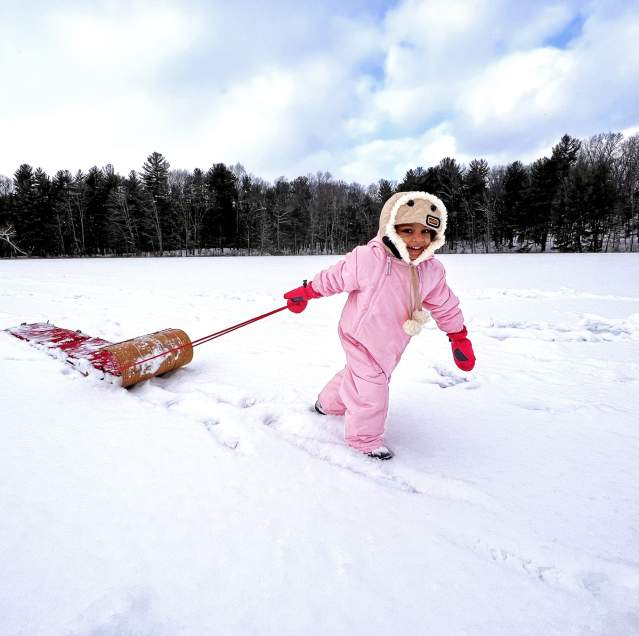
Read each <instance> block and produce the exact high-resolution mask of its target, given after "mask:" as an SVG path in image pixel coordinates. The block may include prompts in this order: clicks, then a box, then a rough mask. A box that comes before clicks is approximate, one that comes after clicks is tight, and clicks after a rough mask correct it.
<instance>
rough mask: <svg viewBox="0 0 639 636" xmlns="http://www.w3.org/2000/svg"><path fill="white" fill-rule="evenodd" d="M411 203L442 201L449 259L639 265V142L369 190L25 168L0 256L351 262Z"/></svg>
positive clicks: (317, 181) (456, 169)
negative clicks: (384, 212)
mask: <svg viewBox="0 0 639 636" xmlns="http://www.w3.org/2000/svg"><path fill="white" fill-rule="evenodd" d="M406 190H424V191H426V192H431V193H433V194H436V195H437V196H439V197H440V198H441V199H442V200H443V201H444V203H445V205H446V207H447V209H448V214H449V218H448V229H447V245H446V247H445V248H444V249H443V250H442V251H448V252H471V253H476V252H512V251H525V252H527V251H540V252H544V251H549V250H556V251H561V252H586V251H588V252H602V251H636V250H637V239H638V238H639V206H638V199H639V135H634V136H631V137H629V138H627V139H624V138H623V136H622V135H621V134H620V133H605V134H599V135H595V136H593V137H591V138H590V139H587V140H579V139H576V138H574V137H571V136H569V135H564V136H563V137H562V138H561V140H560V141H559V142H558V143H557V145H556V146H555V147H554V148H553V150H552V153H551V156H550V157H543V158H541V159H538V160H536V161H534V162H532V163H531V164H529V165H524V164H523V163H522V162H520V161H514V162H513V163H511V164H509V165H507V166H495V167H490V166H489V165H488V163H487V162H486V161H485V160H484V159H474V160H473V161H471V162H470V163H469V164H468V165H467V166H465V165H461V164H459V163H458V162H457V161H456V160H455V159H453V158H450V157H446V158H444V159H442V160H441V161H440V162H439V164H437V165H436V166H431V167H429V168H426V169H424V168H422V167H417V168H415V169H411V170H408V172H407V173H406V175H405V176H404V179H403V180H402V181H401V182H394V181H390V180H386V179H381V180H380V181H379V182H377V183H375V184H372V185H369V186H367V187H366V186H362V185H360V184H357V183H350V184H348V183H345V182H343V181H339V180H335V179H334V178H333V177H332V176H331V175H330V174H329V173H317V174H316V175H307V176H299V177H297V178H295V179H292V180H288V179H285V178H283V177H282V178H279V179H277V180H276V181H275V182H274V183H270V182H267V181H265V180H263V179H261V178H259V177H256V176H254V175H252V174H248V173H247V172H246V171H245V170H244V168H243V167H242V166H241V165H240V164H237V165H235V166H226V165H225V164H223V163H216V164H213V165H212V166H211V167H210V168H209V169H208V170H206V171H203V170H201V169H199V168H196V169H195V170H193V172H188V171H185V170H171V168H170V165H169V162H168V161H167V159H166V158H165V157H164V156H163V155H162V154H160V153H158V152H154V153H152V154H151V155H149V157H148V158H147V160H146V162H145V163H144V165H143V166H142V169H141V170H140V171H139V172H136V171H132V172H130V173H129V174H128V176H126V177H124V176H121V175H119V174H118V173H116V171H115V170H114V168H113V166H111V165H107V166H105V167H103V168H98V167H95V166H94V167H93V168H91V169H90V170H89V171H88V172H86V173H84V172H82V171H80V172H78V173H76V174H71V173H70V172H69V171H67V170H59V171H58V172H56V174H55V175H53V176H49V175H47V174H46V172H45V171H44V170H42V169H41V168H36V169H34V168H33V167H32V166H30V165H28V164H22V165H21V166H20V167H19V168H18V169H17V170H16V172H15V174H14V176H13V178H12V179H11V178H8V177H3V176H0V256H4V257H10V256H19V255H23V256H37V257H61V256H126V255H191V254H249V255H251V254H318V253H319V254H328V253H344V252H346V251H348V250H350V249H352V248H353V247H354V246H355V245H358V244H362V243H365V242H366V241H368V240H369V239H370V238H372V237H373V236H374V235H375V234H376V233H377V225H378V219H379V213H380V211H381V208H382V205H383V203H384V201H386V199H388V198H389V197H390V196H391V195H392V194H394V193H395V192H398V191H406Z"/></svg>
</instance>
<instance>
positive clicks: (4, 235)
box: [0, 225, 28, 256]
mask: <svg viewBox="0 0 639 636" xmlns="http://www.w3.org/2000/svg"><path fill="white" fill-rule="evenodd" d="M15 237H16V231H15V229H14V227H13V225H5V226H3V227H0V241H5V242H6V243H8V244H9V245H10V246H11V248H12V249H14V250H15V251H16V252H18V253H20V254H22V255H23V256H28V254H27V253H26V252H25V251H23V250H21V249H20V248H19V247H18V246H17V245H16V244H15V243H14V242H13V239H15Z"/></svg>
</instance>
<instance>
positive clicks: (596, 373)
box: [0, 254, 639, 636]
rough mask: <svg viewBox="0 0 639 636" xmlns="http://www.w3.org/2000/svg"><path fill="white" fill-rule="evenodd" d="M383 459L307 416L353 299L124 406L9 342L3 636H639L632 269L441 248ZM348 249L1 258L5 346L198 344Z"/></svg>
mask: <svg viewBox="0 0 639 636" xmlns="http://www.w3.org/2000/svg"><path fill="white" fill-rule="evenodd" d="M440 258H441V260H442V261H443V262H444V264H445V266H446V268H447V271H448V281H449V283H450V285H451V287H452V288H453V289H454V290H455V292H456V293H457V295H458V296H459V297H460V298H461V300H462V307H463V310H464V313H465V317H466V324H467V326H468V329H469V333H470V336H471V338H472V340H473V344H474V347H475V351H476V353H477V357H478V364H477V367H476V369H475V370H474V371H473V372H472V373H470V374H464V373H463V372H461V371H459V370H458V369H457V368H456V367H455V366H454V364H453V361H452V356H451V354H450V348H449V343H448V341H447V338H446V337H445V335H444V334H442V333H441V332H439V331H438V330H437V329H436V326H435V325H434V323H433V321H430V322H429V323H428V324H427V325H426V326H425V328H424V330H423V331H422V333H421V334H420V335H418V336H416V337H415V338H414V340H413V342H411V343H410V345H409V347H408V349H407V351H406V354H405V355H404V358H403V360H402V361H401V363H400V365H399V367H398V368H397V370H396V372H395V374H394V377H393V380H392V382H391V407H390V414H389V422H388V427H387V438H386V442H387V444H388V446H389V447H391V448H392V449H393V450H394V451H395V458H394V459H393V460H392V461H389V462H379V461H376V460H372V459H368V458H366V457H364V456H361V455H358V454H355V453H354V452H352V451H350V450H349V449H348V448H347V447H346V446H345V445H344V444H343V441H342V431H341V426H342V425H341V421H340V419H339V418H333V417H322V416H320V415H317V414H316V413H315V412H314V411H313V404H314V401H315V398H316V395H317V392H318V391H319V390H320V389H321V388H322V386H323V384H324V383H325V382H326V381H327V380H328V379H330V377H331V376H332V374H333V373H335V372H336V371H337V370H339V368H340V365H341V364H342V361H343V354H342V351H341V349H340V346H339V342H338V339H337V334H336V327H337V319H338V317H339V313H340V311H341V307H342V305H343V302H344V300H345V296H337V297H333V298H326V299H318V300H314V301H311V302H310V303H309V306H308V309H307V310H306V311H305V312H304V313H302V314H300V315H294V314H292V313H290V312H281V313H278V314H276V315H274V316H272V317H269V318H267V319H265V320H263V321H261V322H258V323H255V324H252V325H249V326H247V327H245V328H243V329H240V330H238V331H235V332H233V333H230V334H228V335H225V336H224V337H222V338H219V339H217V340H215V341H214V342H211V343H207V344H205V345H203V346H201V347H198V348H197V349H196V350H195V355H194V360H193V362H192V363H191V364H190V365H188V366H186V367H183V368H181V369H178V370H176V371H175V372H173V373H170V374H167V375H165V376H164V377H162V378H155V379H153V380H151V381H149V382H146V383H142V384H140V385H137V386H135V387H133V388H131V389H129V390H125V389H122V388H119V387H117V386H115V385H112V384H109V383H107V382H103V381H100V380H99V379H98V378H97V377H93V376H91V377H87V378H85V377H83V376H82V375H81V374H80V373H78V372H77V371H76V370H74V369H72V368H71V367H69V366H68V365H65V364H64V363H63V362H61V361H60V360H59V359H55V358H54V357H50V356H48V355H46V353H45V352H43V351H39V350H37V349H34V348H33V347H30V346H29V345H28V344H27V343H25V342H22V341H19V340H18V339H16V338H13V337H11V336H9V335H8V334H6V333H0V405H1V413H2V415H1V418H2V419H1V424H0V427H1V428H0V433H1V435H0V617H1V620H0V623H1V626H0V633H2V634H3V636H4V635H8V636H17V635H25V636H26V635H29V636H32V635H39V634H42V635H49V634H55V635H57V634H63V635H68V636H71V635H73V636H80V635H89V634H113V635H115V634H118V635H119V634H148V635H151V634H152V635H164V634H166V635H168V634H188V635H191V634H193V635H199V634H242V635H245V634H246V635H251V634H256V635H257V634H260V635H262V634H277V635H285V634H318V635H319V634H322V635H323V634H344V635H353V634H370V635H376V634H380V635H381V634H395V633H397V634H399V633H401V634H407V635H413V634H414V635H418V634H419V635H422V634H429V635H445V636H448V635H462V634H466V635H472V636H484V635H486V636H489V635H490V636H495V635H512V634H517V635H518V636H521V635H531V636H532V635H535V636H537V635H539V634H544V635H546V634H556V635H562V636H564V635H572V634H575V635H584V636H585V635H588V636H594V635H601V636H604V635H605V636H610V635H613V636H626V635H636V634H639V496H638V492H637V484H638V483H639V430H638V428H637V421H639V418H638V416H639V402H638V400H637V390H638V388H639V258H638V257H637V256H636V255H634V254H606V255H499V256H495V255H477V256H471V255H459V256H453V255H444V256H442V257H440ZM336 259H337V257H329V256H326V257H320V256H315V257H281V258H280V257H264V258H260V257H248V258H183V259H99V260H98V259H96V260H19V261H6V260H5V261H0V328H8V327H12V326H15V325H18V324H20V323H21V322H25V321H27V322H39V321H46V320H50V321H51V322H52V323H53V324H56V325H58V326H61V327H68V328H73V329H81V330H82V331H83V332H84V333H87V334H90V335H93V336H99V337H102V338H105V339H107V340H109V341H113V342H117V341H121V340H125V339H128V338H132V337H136V336H140V335H144V334H148V333H152V332H154V331H159V330H161V329H165V328H169V327H170V328H179V329H184V330H185V331H186V333H188V334H189V335H190V337H191V338H192V339H195V338H199V337H202V336H205V335H207V334H209V333H211V332H214V331H217V330H219V329H223V328H225V327H228V326H231V325H233V324H236V323H239V322H242V321H244V320H246V319H248V318H251V317H253V316H256V315H259V314H262V313H265V312H267V311H270V310H271V309H275V308H277V307H279V306H281V305H282V304H283V301H282V298H281V296H282V294H283V292H285V291H287V290H288V289H291V288H293V287H295V286H297V285H298V284H299V283H300V280H301V279H302V278H311V277H312V275H313V274H314V273H315V272H317V271H318V270H319V269H322V268H324V267H326V266H328V265H329V264H331V263H333V262H335V260H336Z"/></svg>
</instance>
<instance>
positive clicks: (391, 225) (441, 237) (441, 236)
mask: <svg viewBox="0 0 639 636" xmlns="http://www.w3.org/2000/svg"><path fill="white" fill-rule="evenodd" d="M411 199H421V200H423V201H428V202H429V203H433V204H435V205H436V206H437V208H438V210H439V211H440V215H441V218H440V220H441V224H442V225H441V231H440V232H437V238H435V240H434V241H431V244H430V245H429V246H428V247H427V248H426V249H425V250H424V251H423V252H422V253H421V254H420V255H419V256H418V257H417V258H416V259H415V260H414V261H411V260H410V255H409V254H408V248H407V247H406V243H404V241H403V240H402V238H401V236H400V235H399V234H397V232H396V231H395V220H396V219H397V212H398V211H399V208H401V207H402V205H404V204H406V203H408V202H409V201H410V200H411ZM447 220H448V213H447V211H446V206H445V205H444V203H443V202H442V200H441V199H439V198H438V197H436V196H435V195H434V194H429V193H428V192H406V194H404V195H402V196H401V197H399V199H397V201H395V205H393V208H392V210H391V212H390V217H389V219H388V223H387V224H386V236H388V238H389V239H390V240H391V241H392V242H393V245H394V246H395V247H396V248H397V251H398V252H399V255H400V256H401V257H402V260H403V261H404V262H406V263H409V264H410V263H411V262H412V264H413V265H414V266H415V267H417V265H419V264H420V263H422V262H423V261H425V260H426V259H427V258H430V257H431V256H432V255H433V254H434V253H435V252H436V251H437V250H438V249H439V248H440V247H441V246H442V245H443V244H444V242H445V240H446V221H447Z"/></svg>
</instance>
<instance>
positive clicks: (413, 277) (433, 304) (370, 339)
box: [284, 192, 475, 459]
mask: <svg viewBox="0 0 639 636" xmlns="http://www.w3.org/2000/svg"><path fill="white" fill-rule="evenodd" d="M446 218H447V214H446V208H445V206H444V204H443V203H442V202H441V201H440V200H439V199H438V198H437V197H436V196H433V195H432V194H428V193H426V192H398V193H397V194H394V195H393V196H392V197H391V198H390V199H388V201H386V203H385V204H384V207H383V208H382V212H381V215H380V219H379V233H378V234H377V236H376V237H375V238H374V239H372V240H371V241H370V242H369V243H368V244H367V245H361V246H359V247H356V248H355V249H354V250H353V251H352V252H350V253H349V254H347V255H346V256H345V257H344V258H343V259H342V260H340V261H339V262H338V263H336V264H335V265H333V266H332V267H329V268H328V269H326V270H324V271H322V272H320V273H319V274H317V275H316V276H315V277H314V278H313V280H312V282H311V283H309V284H308V285H306V284H305V285H304V286H302V287H298V288H296V289H293V290H291V291H290V292H287V293H286V294H284V298H286V299H287V303H288V308H289V309H290V310H291V311H293V312H295V313H300V312H301V311H303V310H304V309H305V308H306V305H307V303H308V301H309V300H310V299H313V298H319V297H321V296H331V295H333V294H337V293H339V292H348V299H347V301H346V305H345V306H344V310H343V311H342V316H341V318H340V321H339V328H338V333H339V337H340V340H341V343H342V347H343V348H344V351H345V353H346V366H345V367H344V369H342V370H341V371H340V372H339V373H338V374H337V375H336V376H335V377H334V378H333V379H332V380H331V381H330V382H329V383H328V384H327V385H326V386H325V387H324V388H323V389H322V391H321V392H320V394H319V396H318V399H317V402H316V404H315V408H316V410H317V411H318V412H319V413H321V414H323V415H326V414H328V415H344V416H345V437H346V442H347V443H348V444H349V445H350V446H351V447H353V448H354V449H356V450H358V451H360V452H362V453H365V454H367V455H369V456H371V457H376V458H378V459H390V458H391V457H392V456H393V453H392V451H390V450H389V449H388V448H387V447H386V446H385V445H384V425H385V422H386V415H387V412H388V383H389V382H390V378H391V374H392V372H393V370H394V369H395V367H396V365H397V363H398V362H399V360H400V358H401V356H402V353H403V352H404V349H405V348H406V345H407V344H408V342H409V340H410V339H411V337H412V336H415V335H417V334H418V333H419V332H420V330H421V327H422V325H423V324H424V323H425V322H426V321H427V320H428V319H429V313H428V312H430V315H432V317H433V318H434V319H435V322H436V323H437V326H438V327H439V329H441V330H442V331H444V332H446V333H447V334H448V337H449V339H450V341H451V344H452V351H453V359H454V361H455V364H456V365H457V366H458V367H459V368H460V369H462V370H463V371H470V370H471V369H472V368H473V367H474V365H475V356H474V353H473V348H472V345H471V342H470V340H468V338H467V331H466V328H465V327H464V317H463V315H462V312H461V310H460V308H459V300H458V299H457V297H456V296H455V295H454V294H453V292H452V291H451V290H450V289H449V287H448V285H447V284H446V273H445V271H444V266H443V265H442V264H441V263H440V262H439V261H438V260H437V259H436V258H435V257H434V256H433V254H434V252H435V250H437V249H439V248H440V247H441V246H442V245H443V244H444V235H445V231H446ZM425 310H427V311H425Z"/></svg>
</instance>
